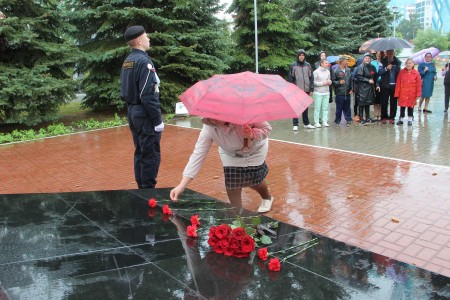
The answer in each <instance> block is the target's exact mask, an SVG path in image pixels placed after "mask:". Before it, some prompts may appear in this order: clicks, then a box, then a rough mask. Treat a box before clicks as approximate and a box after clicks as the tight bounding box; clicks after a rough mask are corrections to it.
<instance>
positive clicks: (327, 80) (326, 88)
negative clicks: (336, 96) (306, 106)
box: [313, 59, 333, 128]
mask: <svg viewBox="0 0 450 300" xmlns="http://www.w3.org/2000/svg"><path fill="white" fill-rule="evenodd" d="M313 76H314V96H313V98H314V122H315V124H314V126H315V127H316V128H320V127H322V125H323V126H325V127H328V126H329V125H328V106H329V98H330V85H331V84H332V83H333V82H332V81H331V74H330V64H329V63H328V60H326V59H322V60H320V67H319V68H318V69H317V70H315V71H314V72H313ZM321 112H322V115H320V113H321ZM320 119H321V120H322V125H320V122H319V120H320Z"/></svg>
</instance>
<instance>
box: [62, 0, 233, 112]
mask: <svg viewBox="0 0 450 300" xmlns="http://www.w3.org/2000/svg"><path fill="white" fill-rule="evenodd" d="M218 2H219V1H218V0H190V1H174V0H166V1H159V0H152V1H130V0H108V1H89V2H83V1H77V0H71V1H66V3H65V4H66V8H67V9H66V11H67V14H66V18H67V19H68V20H69V22H70V24H71V26H72V27H71V34H72V35H73V37H74V39H75V40H76V41H77V43H79V46H80V49H81V50H82V52H83V54H84V55H83V59H82V60H81V61H80V63H79V66H80V71H82V72H83V73H84V74H85V78H84V80H83V83H82V89H83V91H84V92H86V94H87V97H86V98H85V101H84V103H83V104H84V106H87V107H89V108H93V109H100V108H103V107H105V106H111V105H112V106H118V107H121V106H124V102H123V101H122V100H121V99H120V97H119V91H120V85H119V75H120V67H121V65H122V62H123V60H124V58H125V57H126V55H127V54H128V53H129V51H130V50H129V48H128V47H127V45H126V44H125V41H124V39H123V32H124V31H125V29H126V28H127V27H129V26H132V25H142V26H144V27H145V28H146V31H147V33H148V34H149V37H150V42H151V49H150V50H149V55H150V56H151V58H152V60H153V62H154V64H155V67H156V69H157V72H158V74H159V77H160V78H161V102H162V108H163V111H166V112H170V111H173V108H174V104H175V102H178V100H177V96H178V95H179V94H181V92H182V91H184V90H185V89H186V87H188V86H190V85H192V84H193V83H195V82H196V81H198V80H201V79H205V78H207V77H209V76H211V75H212V74H214V73H217V72H221V71H222V70H224V69H225V68H226V64H225V63H224V61H225V60H226V59H227V55H228V54H227V51H228V46H227V39H225V38H224V34H225V29H224V28H225V27H226V26H225V24H223V23H221V22H219V20H218V19H217V18H216V17H215V16H214V14H215V13H216V12H217V11H218V10H219V8H220V6H219V4H218Z"/></svg>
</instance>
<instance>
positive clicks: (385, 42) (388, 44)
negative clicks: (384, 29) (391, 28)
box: [361, 37, 413, 51]
mask: <svg viewBox="0 0 450 300" xmlns="http://www.w3.org/2000/svg"><path fill="white" fill-rule="evenodd" d="M363 45H364V44H363ZM361 47H362V46H361ZM412 47H413V45H412V44H410V43H409V42H408V41H407V40H404V39H401V38H396V37H386V38H378V39H375V41H373V42H372V43H371V44H370V45H369V50H374V51H386V50H391V49H392V50H394V49H403V48H412Z"/></svg>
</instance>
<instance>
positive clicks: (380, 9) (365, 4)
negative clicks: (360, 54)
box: [348, 0, 394, 49]
mask: <svg viewBox="0 0 450 300" xmlns="http://www.w3.org/2000/svg"><path fill="white" fill-rule="evenodd" d="M388 4H389V0H359V1H355V0H353V4H352V5H351V6H349V7H348V9H349V10H350V11H351V15H352V22H351V23H350V24H349V29H348V30H349V32H350V36H351V38H352V40H353V42H354V47H355V49H358V47H359V46H361V44H362V43H364V42H365V41H367V40H370V39H373V38H377V37H388V36H391V35H392V31H391V29H390V28H391V23H392V21H393V20H394V16H393V14H392V12H391V10H390V9H388Z"/></svg>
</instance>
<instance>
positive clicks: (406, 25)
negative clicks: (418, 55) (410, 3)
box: [396, 14, 421, 40]
mask: <svg viewBox="0 0 450 300" xmlns="http://www.w3.org/2000/svg"><path fill="white" fill-rule="evenodd" d="M420 28H421V26H420V22H419V20H418V19H417V15H415V14H410V15H409V19H402V20H401V21H400V23H399V24H398V26H397V28H396V31H398V32H400V33H401V34H402V37H403V38H404V39H406V40H413V39H415V37H416V34H417V31H418V30H419V29H420Z"/></svg>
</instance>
